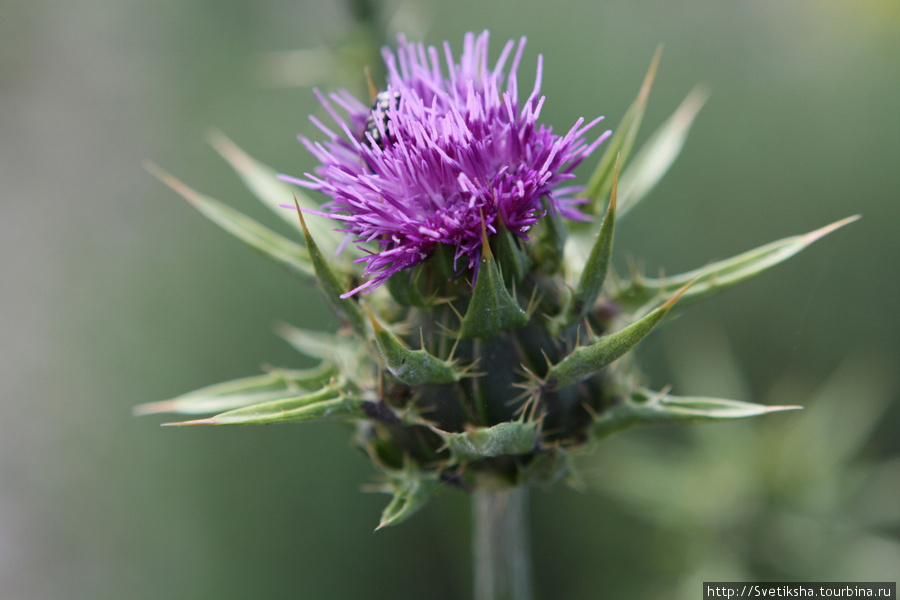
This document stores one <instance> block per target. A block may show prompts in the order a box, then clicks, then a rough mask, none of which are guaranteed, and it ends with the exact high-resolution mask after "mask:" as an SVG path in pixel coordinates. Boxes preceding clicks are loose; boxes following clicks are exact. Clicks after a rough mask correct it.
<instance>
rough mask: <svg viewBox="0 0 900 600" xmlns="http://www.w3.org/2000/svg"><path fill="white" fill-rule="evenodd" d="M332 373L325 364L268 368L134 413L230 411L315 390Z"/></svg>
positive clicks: (329, 367) (149, 403)
mask: <svg viewBox="0 0 900 600" xmlns="http://www.w3.org/2000/svg"><path fill="white" fill-rule="evenodd" d="M336 374H337V372H336V370H335V368H334V366H333V365H330V364H327V363H323V364H322V365H320V366H318V367H316V368H314V369H304V370H298V369H272V370H271V371H269V372H268V373H266V374H264V375H254V376H252V377H242V378H241V379H234V380H232V381H225V382H222V383H217V384H215V385H210V386H206V387H203V388H200V389H199V390H194V391H193V392H189V393H187V394H182V395H181V396H178V397H177V398H172V399H171V400H163V401H162V402H148V403H146V404H141V405H139V406H137V407H135V409H134V414H136V415H149V414H156V413H180V414H189V415H196V414H205V413H212V412H219V411H224V410H230V409H234V408H239V407H241V406H249V405H251V404H257V403H259V402H264V401H267V400H276V399H278V398H285V397H287V396H295V395H296V394H297V392H298V391H300V390H313V389H319V388H321V387H322V385H324V384H325V383H327V382H328V381H329V380H330V379H331V378H332V377H334V375H336Z"/></svg>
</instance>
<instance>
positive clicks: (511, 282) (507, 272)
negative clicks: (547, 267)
mask: <svg viewBox="0 0 900 600" xmlns="http://www.w3.org/2000/svg"><path fill="white" fill-rule="evenodd" d="M494 237H495V239H496V241H497V263H498V264H499V265H500V271H501V272H502V273H503V280H504V282H505V283H506V285H508V286H509V287H514V286H516V285H518V284H519V283H521V282H522V280H523V279H525V275H526V274H527V273H528V270H529V269H530V268H531V264H532V262H533V261H532V259H531V257H529V256H528V254H526V253H525V251H524V250H522V248H521V247H520V246H519V244H518V242H517V241H516V236H515V235H513V234H512V233H511V232H510V231H509V229H507V228H506V226H505V225H501V226H500V227H499V230H498V231H497V235H496V236H494Z"/></svg>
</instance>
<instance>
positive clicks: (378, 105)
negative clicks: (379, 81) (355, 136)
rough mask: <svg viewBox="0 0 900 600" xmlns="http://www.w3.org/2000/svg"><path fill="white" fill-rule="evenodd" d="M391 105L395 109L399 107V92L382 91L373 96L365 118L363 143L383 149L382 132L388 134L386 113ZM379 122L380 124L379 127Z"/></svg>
mask: <svg viewBox="0 0 900 600" xmlns="http://www.w3.org/2000/svg"><path fill="white" fill-rule="evenodd" d="M392 105H393V107H394V108H395V109H396V108H397V107H398V106H400V92H390V91H387V90H384V91H381V92H378V93H377V94H375V98H374V104H373V105H372V110H371V112H369V116H367V117H366V130H365V132H363V140H362V141H363V142H365V143H367V144H369V145H374V146H378V147H379V148H382V149H384V141H385V140H384V135H382V131H384V133H385V134H387V133H388V129H387V127H388V121H390V119H389V118H388V115H387V112H388V109H390V108H391V106H392ZM379 122H380V123H381V125H380V126H379Z"/></svg>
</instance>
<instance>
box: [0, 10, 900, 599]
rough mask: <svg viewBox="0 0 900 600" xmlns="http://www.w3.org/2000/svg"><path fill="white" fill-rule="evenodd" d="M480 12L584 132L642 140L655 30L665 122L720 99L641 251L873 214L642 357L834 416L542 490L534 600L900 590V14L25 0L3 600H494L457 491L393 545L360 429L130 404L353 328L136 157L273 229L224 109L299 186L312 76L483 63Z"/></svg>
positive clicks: (7, 134)
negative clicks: (166, 413) (189, 423)
mask: <svg viewBox="0 0 900 600" xmlns="http://www.w3.org/2000/svg"><path fill="white" fill-rule="evenodd" d="M367 11H368V12H367ZM485 28H488V29H490V30H491V32H492V39H493V42H494V43H493V44H492V48H493V50H494V52H495V53H496V52H499V48H500V47H501V45H502V42H503V41H505V40H506V39H509V38H517V37H519V36H521V35H526V36H528V39H529V45H528V51H527V52H526V60H525V63H524V66H523V69H522V71H521V73H522V75H521V76H520V77H521V79H524V80H525V81H526V82H527V81H528V80H529V79H530V72H533V71H532V69H533V68H534V64H535V57H536V54H537V53H539V52H540V53H542V54H543V55H544V59H545V72H544V93H545V94H546V95H547V97H548V101H547V104H546V108H545V112H544V116H545V119H546V121H547V122H549V123H551V124H553V125H555V126H556V127H558V128H562V129H565V128H568V126H569V125H570V124H571V122H572V121H574V119H575V118H577V117H578V116H585V117H589V118H590V117H593V116H595V115H597V114H604V115H606V116H607V118H608V124H609V125H610V126H615V125H616V123H617V122H618V120H619V119H620V118H621V116H622V113H623V112H624V110H625V109H626V108H627V106H628V104H629V103H630V102H631V101H632V99H633V98H634V96H635V94H636V92H637V89H638V87H639V84H640V81H641V79H642V77H643V74H644V72H645V70H646V68H647V65H648V64H649V61H650V58H651V56H652V54H653V51H654V49H655V48H656V46H657V44H658V43H660V42H663V43H664V44H665V50H664V54H663V59H662V64H661V69H660V72H659V75H658V77H657V81H656V85H655V88H654V91H653V95H652V97H651V102H650V108H649V111H648V114H647V117H646V119H645V129H644V135H643V137H646V136H647V135H648V134H649V133H650V131H651V130H652V129H653V127H654V126H656V125H658V124H659V123H661V122H662V121H663V120H664V119H665V118H666V117H667V116H668V115H669V114H670V113H671V112H672V111H673V110H674V108H675V107H676V106H677V104H678V103H679V102H680V101H681V99H682V98H683V97H684V96H685V95H686V94H687V93H688V91H689V90H690V89H691V88H692V87H693V86H694V85H695V84H697V83H705V84H707V85H708V86H709V87H710V88H711V90H712V96H711V99H710V100H709V102H708V103H707V105H706V107H705V108H704V109H703V111H702V112H701V114H700V117H699V118H698V120H697V122H696V124H695V127H694V130H693V132H692V134H691V136H690V138H689V141H688V144H687V147H686V149H685V151H684V153H683V155H682V157H681V158H680V160H679V161H678V162H677V163H676V165H675V167H674V168H673V170H672V171H671V172H670V173H669V174H668V175H667V177H666V178H665V179H664V180H663V182H662V184H661V185H660V187H658V188H657V189H656V190H655V191H654V192H653V193H652V194H651V196H650V197H648V198H647V199H646V200H645V203H644V204H643V205H642V206H641V207H640V208H638V209H637V210H636V211H634V212H633V213H632V214H631V215H630V216H629V217H628V219H627V221H623V222H622V223H621V224H620V227H619V228H618V231H617V236H618V237H617V241H616V250H617V255H618V260H619V263H618V266H619V267H620V268H624V266H625V265H626V262H625V260H626V258H628V257H631V258H634V259H640V260H641V261H642V262H643V264H644V265H645V268H646V270H647V271H648V272H650V273H653V274H655V273H656V272H658V271H659V269H660V268H662V267H665V268H666V270H667V272H669V273H675V272H679V271H682V270H687V269H691V268H695V267H698V266H701V265H703V264H704V263H706V262H708V261H709V260H712V259H719V258H724V257H726V256H730V255H732V254H735V253H737V252H740V251H743V250H745V249H749V248H751V247H755V246H757V245H760V244H762V243H765V242H767V241H769V240H773V239H777V238H780V237H784V236H787V235H791V234H796V233H801V232H805V231H809V230H812V229H815V228H817V227H820V226H822V225H825V224H826V223H829V222H831V221H835V220H837V219H839V218H842V217H844V216H847V215H850V214H856V213H862V214H863V219H862V220H861V221H859V222H857V223H855V224H853V225H851V226H849V227H847V228H846V229H844V230H841V231H839V232H837V233H836V234H834V235H833V236H831V237H829V238H827V239H825V240H823V241H821V242H819V243H817V244H816V245H815V246H813V247H812V248H810V249H808V250H807V251H805V252H804V253H802V254H801V255H799V256H798V257H796V258H795V259H793V260H791V261H790V262H789V263H787V264H785V265H781V266H779V267H778V268H777V269H775V270H774V271H771V272H769V273H766V274H764V275H762V276H761V277H759V278H758V279H756V280H754V281H752V282H748V283H745V284H743V285H742V286H740V287H739V288H737V289H736V290H732V291H729V292H727V293H725V294H723V295H722V296H720V297H717V298H715V299H713V300H709V301H707V302H706V303H705V304H702V305H699V306H696V307H694V308H692V309H691V310H689V311H687V312H686V313H684V314H683V315H682V316H681V317H680V318H679V319H677V320H675V321H673V322H671V323H670V324H668V325H667V326H666V327H665V328H664V329H663V330H662V331H660V332H658V333H657V334H654V336H652V338H651V339H649V340H648V341H647V342H646V343H645V344H643V346H642V348H641V350H640V353H641V355H642V356H643V362H644V364H645V365H646V367H647V370H648V372H649V373H650V374H651V377H652V381H653V384H654V385H655V386H656V387H662V386H664V385H666V384H669V383H671V384H673V385H674V386H675V389H676V391H678V392H680V393H685V394H692V393H694V394H708V395H721V396H726V397H736V398H739V399H743V400H751V401H757V402H767V403H785V402H786V403H792V404H793V403H799V404H803V405H805V406H807V410H805V411H803V412H800V413H790V414H782V415H775V416H770V417H767V418H765V419H762V420H759V421H756V422H752V423H750V422H742V423H735V424H728V425H721V426H716V427H702V428H695V429H690V430H668V429H654V430H652V431H642V432H632V433H626V434H623V435H621V436H619V437H618V438H614V439H612V440H610V441H609V442H608V443H606V444H604V445H601V446H600V447H598V449H597V452H596V453H595V454H594V455H592V456H591V457H589V458H585V459H584V460H583V461H582V471H583V477H582V481H581V489H580V490H573V489H569V488H557V489H553V490H548V491H541V490H538V491H536V492H535V493H534V495H533V529H534V531H533V533H534V546H535V553H536V567H535V568H536V580H537V586H538V597H539V598H543V599H550V598H572V599H582V598H585V599H586V598H600V597H603V598H618V597H622V598H625V597H628V598H638V599H641V598H660V597H665V598H685V599H689V598H698V597H699V594H700V582H701V581H703V580H704V579H705V580H729V579H730V580H750V579H769V580H816V579H818V580H844V581H865V580H869V581H875V580H881V581H884V580H889V581H897V580H898V579H900V542H898V538H900V500H898V498H900V444H898V441H897V431H898V427H900V405H898V399H897V389H898V386H897V384H898V376H897V373H896V366H897V364H898V362H900V319H898V317H897V309H896V307H897V298H898V295H900V278H898V275H900V272H898V258H900V241H898V239H900V236H898V235H897V233H896V231H897V225H898V220H900V203H898V200H900V198H898V190H900V142H898V140H900V116H898V115H900V111H898V104H900V68H898V65H900V5H898V3H897V2H896V0H853V1H850V0H818V1H817V2H806V1H802V0H753V1H750V0H738V1H735V2H718V1H717V0H685V1H682V2H670V1H668V0H637V1H627V2H625V1H611V2H595V3H587V2H585V3H580V2H570V3H550V2H546V1H538V0H527V1H521V2H515V1H513V0H496V1H490V2H484V1H477V0H456V1H454V2H438V1H435V0H408V1H403V2H400V1H392V2H387V3H384V4H380V5H378V6H376V7H374V9H371V7H369V9H367V8H366V6H365V5H364V4H362V3H357V4H355V5H354V4H352V3H350V2H342V1H338V0H328V1H323V0H291V1H287V0H253V1H249V0H216V1H211V0H58V1H52V0H40V1H36V2H18V1H15V0H2V1H0V597H2V598H4V599H7V600H33V599H41V600H57V599H59V600H62V599H84V600H88V599H89V600H105V599H110V600H112V599H120V598H132V599H141V598H146V599H154V600H157V599H160V598H204V599H205V598H208V599H217V600H224V599H244V598H271V599H275V598H368V599H372V600H376V599H387V598H429V599H434V600H439V599H458V598H466V597H468V596H469V594H470V579H471V567H470V565H469V560H470V559H469V547H468V544H469V537H468V533H469V531H468V528H469V517H468V503H467V498H466V497H465V496H464V495H463V494H462V493H460V492H454V491H448V492H447V493H445V494H443V495H442V496H440V498H439V499H438V500H437V501H436V502H434V503H433V504H432V505H430V506H429V507H427V508H426V509H425V510H424V511H423V512H422V513H420V514H419V515H417V516H416V517H415V518H413V519H412V520H411V521H410V522H409V523H407V524H404V525H402V526H400V527H397V528H393V529H389V530H386V531H380V532H378V533H376V534H373V533H372V530H373V528H374V526H375V524H376V523H377V519H378V515H379V514H380V511H381V509H382V507H383V506H384V504H385V502H386V501H387V497H382V496H377V495H367V494H361V493H359V485H360V484H361V483H365V482H367V481H370V480H371V477H372V472H371V471H370V469H369V467H368V465H367V464H366V462H365V460H363V459H362V458H361V457H360V456H358V455H356V454H355V453H354V452H353V451H351V450H350V449H349V448H348V444H347V441H346V439H347V435H346V431H344V430H343V429H342V428H341V427H340V426H337V425H334V424H325V425H311V426H298V427H288V426H282V427H260V428H237V429H229V428H226V429H218V430H212V429H210V430H206V429H194V428H191V429H177V428H159V427H158V426H157V424H158V423H159V422H160V420H159V419H155V420H154V418H149V417H146V418H141V419H136V418H133V417H132V415H131V409H132V407H133V406H134V405H135V404H137V403H140V402H146V401H151V400H157V399H162V398H167V397H171V396H174V395H177V394H179V393H182V392H184V391H187V390H190V389H194V388H197V387H200V386H203V385H206V384H209V383H212V382H216V381H219V380H223V379H230V378H234V377H238V376H242V375H249V374H253V373H256V372H258V370H259V367H260V365H261V364H263V363H265V364H275V365H284V366H304V365H306V364H308V363H304V362H303V359H302V358H299V357H297V356H296V355H295V354H293V353H292V352H291V351H290V350H289V349H288V348H287V347H286V345H285V344H283V343H282V342H281V341H280V340H279V339H278V338H277V337H275V336H274V335H273V334H272V333H271V329H272V325H273V324H274V323H275V322H277V321H278V320H282V319H283V320H286V321H288V322H291V323H293V324H295V325H298V326H304V327H311V328H322V329H328V328H330V327H331V326H333V325H334V322H333V321H332V320H331V317H330V316H329V315H328V314H327V313H326V312H325V310H324V309H323V306H322V303H321V301H320V300H319V298H318V296H317V293H316V292H315V291H314V290H313V289H311V288H309V287H305V286H303V285H301V284H299V283H297V282H295V281H293V280H291V279H290V278H289V277H287V276H285V275H284V273H282V272H281V271H280V270H279V269H278V268H277V267H275V266H273V265H271V264H269V263H268V262H267V261H266V260H265V259H263V258H261V257H259V256H257V255H256V254H254V253H253V252H251V251H249V250H247V249H246V248H244V247H243V246H241V245H240V243H238V242H236V241H234V240H233V239H231V238H230V237H229V236H228V235H226V234H224V233H222V232H220V231H219V230H217V229H216V227H215V226H213V225H211V224H209V223H207V222H206V221H205V220H204V219H203V218H202V217H200V216H199V215H198V214H196V213H195V212H194V211H193V210H192V209H191V208H190V207H189V206H187V205H186V204H185V203H184V202H183V201H181V200H180V199H179V198H177V197H176V196H175V195H174V194H173V193H172V192H171V191H169V190H168V189H166V188H165V187H164V186H162V184H160V183H159V182H157V181H156V180H154V179H153V178H152V177H151V176H150V175H149V174H148V173H147V172H146V171H144V170H143V169H142V167H141V163H142V161H144V160H145V159H150V160H153V161H154V162H156V163H158V164H160V165H161V166H163V167H164V168H165V169H167V170H169V171H171V172H173V173H174V174H175V175H176V176H178V177H181V178H182V179H184V180H186V181H188V182H189V183H191V184H192V185H193V186H195V187H197V188H198V189H201V190H203V191H204V192H206V193H208V194H210V195H212V196H214V197H217V198H219V199H221V200H224V201H227V202H229V203H231V204H232V205H234V206H237V207H239V208H240V209H241V210H244V211H245V212H247V213H249V214H251V215H253V216H257V217H259V218H260V219H264V220H267V222H271V220H270V215H267V214H265V209H263V208H260V207H257V206H255V205H254V203H253V200H252V199H251V198H250V196H249V194H248V193H246V192H245V191H244V189H243V188H242V187H241V185H240V183H239V182H238V180H237V178H236V177H235V175H234V174H233V173H232V172H231V171H230V169H229V167H228V166H227V165H226V164H225V163H224V162H223V161H222V160H221V159H220V158H219V157H218V156H217V155H216V154H215V152H214V151H213V150H212V149H211V148H210V147H209V146H208V145H207V143H206V137H207V134H208V133H209V131H210V130H211V129H214V128H215V129H219V130H222V131H224V132H225V133H226V134H227V135H229V136H230V137H231V138H232V139H234V140H235V141H236V142H237V143H238V144H239V145H241V146H242V147H243V148H244V149H246V150H247V151H248V152H250V153H251V154H253V155H255V156H256V157H258V158H260V159H262V160H263V161H265V162H267V163H269V164H271V165H272V166H274V167H275V168H277V169H278V170H280V171H283V172H288V173H294V174H299V173H302V172H303V171H305V170H308V169H310V168H311V166H312V162H311V160H310V157H309V156H308V155H307V154H306V153H305V151H304V150H303V149H302V148H301V147H300V145H299V144H297V142H296V140H295V137H294V136H295V135H296V134H297V133H299V132H304V133H308V134H314V130H313V128H312V126H311V125H310V124H309V122H308V121H307V118H306V115H308V114H309V113H311V112H315V111H317V110H318V109H317V105H316V102H315V100H314V97H313V94H312V92H311V88H310V86H312V85H316V86H319V87H321V88H323V89H334V88H335V87H338V86H349V87H351V88H354V89H361V84H362V81H363V80H362V68H361V66H362V65H363V64H365V63H367V62H368V63H369V64H373V63H374V62H375V61H376V60H377V59H375V58H373V54H372V44H373V43H374V44H376V45H378V44H381V43H383V42H386V41H390V40H391V39H393V36H394V35H395V33H396V31H398V30H403V31H406V32H407V34H408V36H409V37H411V38H419V39H424V40H426V41H428V42H430V43H440V42H441V41H442V40H444V39H447V40H450V42H451V44H452V45H453V46H454V48H455V49H458V48H459V47H460V45H461V41H462V36H463V33H464V32H466V31H470V30H474V31H480V30H482V29H485ZM298 50H304V52H299V53H298V52H296V51H298ZM495 56H496V54H495ZM273 226H276V227H277V226H278V223H273Z"/></svg>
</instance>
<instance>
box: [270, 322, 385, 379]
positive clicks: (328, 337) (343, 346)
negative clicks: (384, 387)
mask: <svg viewBox="0 0 900 600" xmlns="http://www.w3.org/2000/svg"><path fill="white" fill-rule="evenodd" d="M276 333H277V334H278V335H279V336H281V337H282V338H284V340H285V341H286V342H287V343H288V344H290V345H291V346H293V347H294V348H295V349H296V350H298V351H299V352H301V353H303V354H305V355H306V356H309V357H311V358H318V359H322V360H326V361H328V362H331V363H333V364H335V365H336V366H337V370H338V372H339V373H340V374H341V376H342V377H344V378H346V379H347V380H349V381H350V382H352V383H353V384H355V385H356V386H357V387H359V388H360V389H363V388H367V387H370V386H372V385H374V382H375V376H376V364H375V362H374V360H373V359H372V358H371V357H370V356H369V351H370V346H369V345H368V344H364V343H361V342H360V341H359V338H358V337H356V336H342V335H333V334H330V333H325V332H322V331H310V330H307V329H299V328H297V327H293V326H291V325H287V324H285V323H282V324H281V325H279V326H278V327H277V328H276Z"/></svg>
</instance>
